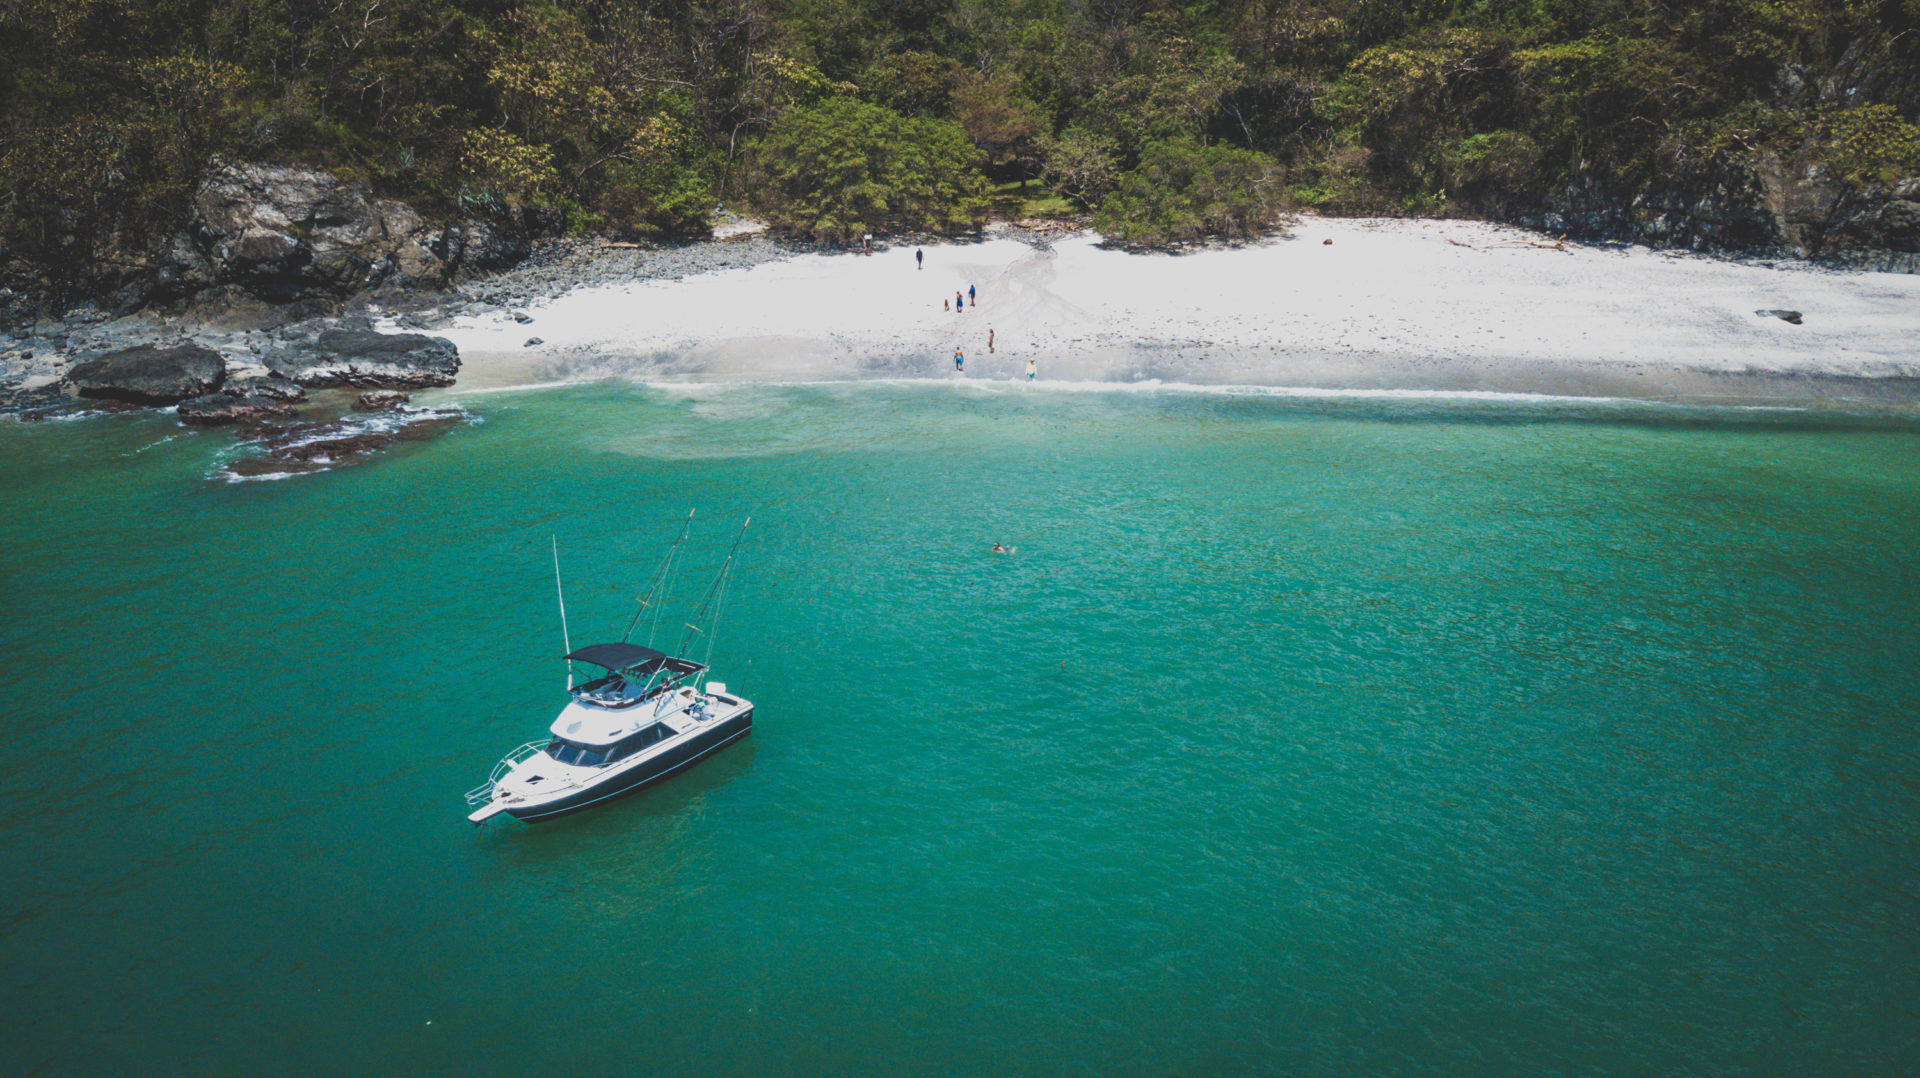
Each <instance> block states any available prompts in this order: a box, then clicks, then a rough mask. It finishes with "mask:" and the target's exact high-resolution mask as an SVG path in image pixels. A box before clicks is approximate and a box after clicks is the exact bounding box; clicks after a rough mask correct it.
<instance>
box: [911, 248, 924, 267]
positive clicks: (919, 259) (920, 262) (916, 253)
mask: <svg viewBox="0 0 1920 1078" xmlns="http://www.w3.org/2000/svg"><path fill="white" fill-rule="evenodd" d="M926 261H927V256H926V254H925V252H923V251H921V250H920V248H918V247H915V248H914V249H913V268H914V269H917V270H922V269H926V268H927V267H926Z"/></svg>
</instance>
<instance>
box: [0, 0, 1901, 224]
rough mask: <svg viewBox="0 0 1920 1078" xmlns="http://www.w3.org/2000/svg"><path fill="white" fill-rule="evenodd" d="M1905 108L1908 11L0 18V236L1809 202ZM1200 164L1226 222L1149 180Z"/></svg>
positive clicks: (238, 7) (1204, 202)
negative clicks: (1714, 184) (1755, 196)
mask: <svg viewBox="0 0 1920 1078" xmlns="http://www.w3.org/2000/svg"><path fill="white" fill-rule="evenodd" d="M1916 115H1920V0H1831V2H1827V3H1818V4H1816V3H1809V2H1806V0H1697V2H1691V3H1685V4H1681V3H1666V2H1643V0H1632V2H1629V0H1581V2H1578V3H1576V2H1573V0H1471V2H1459V3H1433V2H1430V0H1207V2H1205V3H1200V2H1185V3H1181V2H1172V0H1134V2H1129V3H1097V4H1092V3H1084V2H1079V0H965V2H960V3H953V2H945V3H933V2H931V0H893V2H885V3H883V2H880V0H683V2H677V3H672V4H668V3H662V2H658V0H633V2H630V3H609V2H606V0H12V2H10V3H8V4H7V5H5V6H4V7H0V183H3V189H4V202H0V239H3V240H4V241H5V242H6V243H8V244H10V245H12V246H13V247H14V248H15V249H16V250H18V251H21V252H23V253H27V254H29V255H36V256H44V257H56V256H58V257H67V258H74V259H83V258H87V257H92V256H93V255H94V254H96V253H98V252H99V251H100V250H102V249H105V248H107V247H112V246H114V245H120V246H123V247H124V246H125V245H128V244H135V243H138V242H140V240H141V238H142V237H159V236H162V235H164V234H166V233H167V232H168V231H169V230H172V229H177V228H178V226H179V224H180V222H181V220H182V219H183V215H184V214H185V212H186V209H187V205H188V197H189V194H190V192H191V191H192V189H193V186H194V185H195V183H196V182H197V180H198V177H199V175H200V174H201V172H202V171H203V170H204V169H205V168H206V167H207V165H208V162H209V161H211V160H212V159H213V158H214V157H216V156H226V157H230V158H238V159H248V160H262V161H269V162H274V163H283V164H307V165H315V166H319V167H323V168H326V169H329V170H332V171H334V172H336V173H338V174H341V175H343V176H345V177H347V178H349V179H353V180H356V181H360V182H364V183H366V184H369V185H371V186H372V187H374V188H375V189H376V190H378V191H379V192H380V193H382V194H384V195H389V196H394V197H402V198H407V199H409V200H411V201H413V202H414V203H415V204H416V205H418V206H420V207H421V208H422V209H423V210H424V211H425V212H427V213H429V214H435V213H440V214H447V215H452V214H456V213H471V212H480V211H488V212H496V213H512V212H514V211H515V210H516V208H517V207H525V206H537V207H540V208H541V209H542V211H543V212H542V214H541V215H540V219H542V220H547V221H559V222H564V223H565V225H566V227H571V228H574V229H580V230H597V231H608V232H620V233H635V234H675V233H691V234H699V233H701V232H703V231H704V230H705V229H706V228H707V225H708V215H709V213H710V212H711V208H712V206H713V205H714V204H715V203H716V202H726V203H728V204H734V205H737V204H742V203H744V204H748V205H752V206H759V207H764V208H765V209H766V210H767V212H769V213H770V214H772V215H774V216H775V217H776V218H777V219H779V220H782V221H784V222H787V223H789V224H791V225H792V226H793V227H795V228H798V229H801V230H803V231H807V232H810V233H812V234H816V235H843V234H846V233H847V232H848V231H849V230H851V229H865V228H881V227H909V226H910V227H921V228H948V229H952V228H966V227H971V226H972V225H973V224H974V223H975V222H977V221H978V220H979V218H980V213H981V206H980V202H979V199H980V198H981V195H982V183H983V182H984V183H997V184H1006V183H1009V182H1011V181H1014V180H1022V181H1024V180H1029V179H1036V180H1041V181H1042V182H1044V183H1046V184H1048V185H1049V186H1051V187H1052V188H1053V189H1054V190H1055V191H1056V192H1058V194H1059V195H1060V196H1062V197H1064V198H1065V199H1067V200H1069V201H1070V202H1071V203H1072V204H1073V205H1074V206H1076V207H1077V208H1079V209H1080V210H1083V211H1086V212H1093V211H1095V210H1098V211H1099V214H1100V217H1101V219H1102V220H1105V221H1107V222H1109V223H1110V224H1111V225H1112V226H1113V227H1116V228H1120V227H1122V222H1129V224H1127V225H1126V226H1125V227H1127V228H1129V229H1137V228H1142V227H1144V228H1147V231H1146V232H1139V231H1132V232H1130V234H1133V235H1140V236H1144V235H1149V234H1158V233H1159V232H1162V231H1164V232H1166V234H1168V235H1181V234H1185V233H1186V232H1187V231H1188V228H1187V226H1186V225H1185V224H1182V225H1180V226H1179V227H1174V224H1173V222H1174V221H1176V220H1178V221H1182V222H1184V221H1188V220H1192V221H1195V222H1197V227H1198V228H1200V229H1201V230H1202V231H1203V232H1211V231H1217V230H1228V231H1232V230H1237V229H1240V228H1244V227H1249V222H1257V221H1258V220H1260V219H1262V217H1263V215H1264V214H1266V213H1267V212H1268V210H1269V209H1270V207H1271V205H1273V204H1274V203H1273V202H1272V201H1271V200H1269V198H1268V193H1270V192H1274V191H1277V190H1281V189H1284V193H1285V194H1286V195H1287V196H1288V197H1290V198H1291V199H1292V200H1294V201H1296V202H1298V203H1300V204H1304V205H1308V206H1316V207H1321V208H1325V209H1328V210H1332V211H1335V212H1370V213H1469V214H1499V213H1503V212H1507V211H1509V210H1510V209H1512V208H1514V207H1516V206H1522V205H1525V204H1527V203H1529V202H1530V201H1536V200H1537V199H1538V198H1539V197H1540V196H1541V195H1542V194H1543V193H1544V192H1548V191H1551V190H1555V189H1558V188H1560V187H1564V186H1566V185H1567V184H1569V183H1571V182H1574V181H1576V180H1582V179H1588V178H1591V179H1597V180H1600V181H1603V182H1606V183H1611V184H1614V185H1616V186H1622V187H1631V186H1632V185H1635V184H1645V183H1647V182H1649V181H1651V180H1655V179H1658V178H1661V177H1684V176H1686V175H1690V174H1694V173H1699V172H1702V171H1704V170H1711V169H1713V168H1715V167H1717V166H1718V165H1719V164H1720V163H1722V162H1724V161H1725V160H1727V159H1729V157H1730V155H1740V154H1752V153H1756V152H1760V151H1765V152H1769V153H1775V154H1778V155H1780V156H1782V157H1783V158H1784V159H1787V160H1789V161H1791V162H1794V163H1796V164H1797V166H1799V167H1805V168H1815V169H1825V170H1826V171H1825V173H1824V174H1825V175H1828V176H1831V177H1833V178H1834V182H1835V184H1836V187H1835V190H1836V191H1841V192H1843V193H1842V194H1840V195H1837V196H1836V197H1837V198H1845V197H1851V196H1850V195H1847V194H1845V193H1844V192H1856V193H1857V192H1859V191H1861V190H1865V189H1867V188H1870V187H1872V186H1873V185H1876V184H1885V183H1888V182H1890V181H1891V180H1892V179H1894V178H1896V177H1895V174H1896V173H1899V172H1901V171H1902V170H1903V169H1910V168H1911V166H1910V165H1907V164H1905V163H1904V162H1906V161H1907V160H1908V158H1907V157H1906V156H1904V155H1905V154H1906V151H1905V149H1903V147H1906V146H1908V145H1910V144H1911V143H1912V140H1913V138H1914V137H1915V135H1916V132H1915V128H1914V121H1915V118H1916ZM836 124H845V125H847V126H846V127H845V128H844V129H840V130H834V129H833V125H836ZM1248 155H1254V156H1248ZM1187 165H1192V166H1193V167H1191V168H1189V167H1187ZM1234 170H1240V171H1241V172H1249V173H1258V175H1259V176H1260V177H1261V180H1260V182H1261V185H1262V186H1261V188H1260V190H1261V191H1262V196H1261V198H1260V199H1259V200H1255V201H1257V202H1258V203H1259V204H1260V205H1259V208H1257V209H1251V208H1247V207H1244V206H1242V205H1241V204H1242V202H1244V201H1245V200H1238V199H1235V200H1226V201H1222V200H1221V198H1219V197H1216V196H1217V194H1218V192H1217V191H1216V190H1214V189H1213V188H1210V187H1209V188H1207V189H1206V190H1201V189H1197V188H1196V189H1194V190H1188V191H1184V192H1179V191H1176V192H1172V193H1169V192H1166V191H1162V190H1159V189H1158V188H1157V187H1156V186H1155V185H1156V183H1159V182H1163V181H1164V178H1165V177H1167V176H1172V177H1174V178H1175V179H1176V181H1179V180H1182V179H1185V180H1191V181H1192V182H1194V183H1197V184H1202V185H1203V186H1205V184H1210V183H1211V182H1212V181H1211V180H1208V179H1206V178H1207V177H1212V176H1215V175H1216V174H1219V173H1222V172H1223V171H1224V172H1234ZM1155 176H1160V177H1162V181H1156V180H1154V179H1153V177H1155ZM1113 199H1118V201H1111V200H1113ZM1243 209H1246V212H1244V213H1243V212H1242V210H1243ZM1155 221H1159V222H1161V224H1158V225H1149V224H1145V223H1147V222H1155Z"/></svg>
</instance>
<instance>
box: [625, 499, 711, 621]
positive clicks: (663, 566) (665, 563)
mask: <svg viewBox="0 0 1920 1078" xmlns="http://www.w3.org/2000/svg"><path fill="white" fill-rule="evenodd" d="M693 514H694V510H692V509H689V510H687V519H686V522H685V523H683V524H681V525H680V535H679V536H678V537H677V538H675V539H674V541H673V545H672V546H669V547H668V548H667V556H666V557H665V558H664V559H662V560H661V562H660V568H658V569H655V570H654V571H653V582H652V583H650V584H648V585H647V593H646V594H645V595H642V596H640V606H639V607H638V608H637V609H636V610H634V612H633V620H632V621H629V622H627V632H626V635H625V636H622V637H621V638H620V642H621V643H622V644H624V643H627V642H628V641H629V640H631V639H632V637H633V630H634V629H635V628H637V627H639V625H640V615H642V614H644V613H646V612H647V608H648V607H650V606H652V605H653V597H654V595H655V594H656V593H657V592H659V590H660V586H661V585H662V584H664V583H665V582H666V579H667V574H668V573H669V572H670V571H672V569H673V555H674V552H675V551H677V550H679V549H680V544H681V543H682V542H683V541H685V539H686V538H687V529H689V528H691V527H693ZM648 642H649V643H651V642H652V641H651V640H649V641H648Z"/></svg>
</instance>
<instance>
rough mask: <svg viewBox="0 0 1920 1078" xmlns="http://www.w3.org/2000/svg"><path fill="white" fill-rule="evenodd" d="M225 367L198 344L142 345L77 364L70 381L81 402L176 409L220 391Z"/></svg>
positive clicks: (69, 378)
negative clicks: (117, 402) (191, 399)
mask: <svg viewBox="0 0 1920 1078" xmlns="http://www.w3.org/2000/svg"><path fill="white" fill-rule="evenodd" d="M225 378H226V364H225V363H224V362H222V361H221V359H220V353H218V352H216V351H214V350H213V349H211V348H203V347H201V346H200V345H197V344H177V345H173V346H171V347H165V346H161V345H151V344H143V345H138V346H136V347H133V348H122V349H120V350H118V351H115V352H108V353H106V354H105V355H103V356H100V357H98V358H95V359H90V360H87V361H86V362H84V363H76V364H74V366H73V369H72V370H70V371H68V372H67V381H69V382H71V383H73V385H74V386H75V387H76V388H77V389H79V391H80V395H81V396H83V397H94V398H98V399H102V400H121V401H130V402H132V403H134V404H177V403H179V402H180V401H183V400H186V399H188V398H189V397H199V396H203V395H205V394H207V393H211V392H213V391H214V390H216V389H218V388H220V383H221V381H222V380H223V379H225Z"/></svg>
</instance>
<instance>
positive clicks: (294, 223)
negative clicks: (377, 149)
mask: <svg viewBox="0 0 1920 1078" xmlns="http://www.w3.org/2000/svg"><path fill="white" fill-rule="evenodd" d="M193 226H194V231H195V233H196V234H197V236H198V238H199V240H200V247H201V248H202V250H203V251H204V252H205V256H206V262H207V263H208V272H209V274H210V276H211V277H212V278H214V279H217V280H220V281H229V282H233V283H235V284H238V285H240V286H241V287H242V288H244V289H245V290H246V291H247V292H249V293H251V294H253V295H255V296H258V297H260V298H262V299H268V300H273V301H276V302H286V301H290V300H296V299H307V298H313V297H315V296H345V295H350V294H352V293H354V292H356V291H358V290H360V289H361V288H365V287H368V286H371V285H374V284H378V283H380V282H381V281H382V280H385V279H387V278H389V277H392V276H394V275H396V274H398V275H402V276H406V277H413V278H419V279H422V280H438V279H440V278H441V277H442V276H443V272H442V266H441V262H440V259H439V257H438V256H436V255H435V254H434V253H433V252H432V250H431V249H430V247H429V243H430V241H431V239H432V237H431V235H430V234H429V233H428V232H427V231H426V227H425V224H424V223H423V222H422V221H421V220H420V215H419V214H417V213H415V212H414V211H413V210H412V209H410V208H409V207H407V206H406V205H405V204H403V203H399V202H390V201H385V200H381V199H370V198H368V197H367V195H366V193H365V192H364V191H363V190H361V189H360V188H358V187H355V186H353V185H351V184H347V183H343V182H341V181H340V180H339V179H338V178H337V177H334V176H332V175H329V174H328V173H325V172H320V171H317V170H315V169H307V168H290V167H285V166H279V165H252V164H235V163H231V162H222V163H219V164H218V165H216V166H215V167H214V168H213V169H212V170H211V171H210V172H209V173H208V175H207V178H206V179H205V180H204V181H203V182H202V183H201V184H200V187H199V189H198V190H197V191H196V192H195V194H194V199H193Z"/></svg>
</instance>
